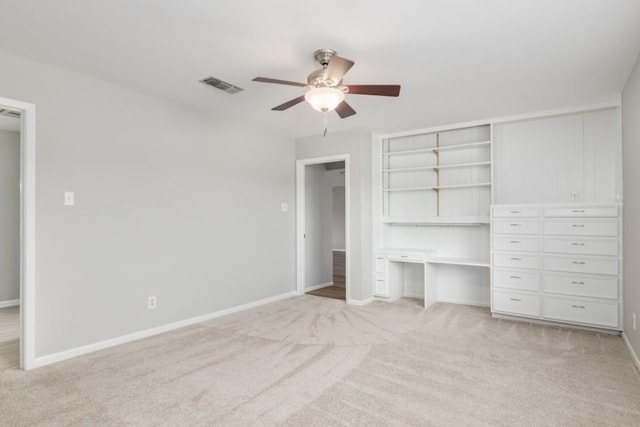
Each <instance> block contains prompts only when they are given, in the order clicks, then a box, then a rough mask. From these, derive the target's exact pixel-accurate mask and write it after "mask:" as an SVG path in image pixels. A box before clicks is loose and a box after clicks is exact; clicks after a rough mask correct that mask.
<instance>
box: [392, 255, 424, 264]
mask: <svg viewBox="0 0 640 427" xmlns="http://www.w3.org/2000/svg"><path fill="white" fill-rule="evenodd" d="M387 259H388V260H389V261H402V262H424V256H423V255H421V254H404V253H388V254H387Z"/></svg>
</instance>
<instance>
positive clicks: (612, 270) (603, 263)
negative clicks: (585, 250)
mask: <svg viewBox="0 0 640 427" xmlns="http://www.w3.org/2000/svg"><path fill="white" fill-rule="evenodd" d="M544 269H545V270H551V271H570V272H572V273H589V274H606V275H609V276H617V275H618V260H617V259H615V258H613V259H611V258H583V257H573V258H569V257H557V256H552V255H547V256H545V257H544Z"/></svg>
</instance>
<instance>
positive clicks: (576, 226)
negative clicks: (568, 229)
mask: <svg viewBox="0 0 640 427" xmlns="http://www.w3.org/2000/svg"><path fill="white" fill-rule="evenodd" d="M571 226H572V227H575V228H584V224H573V225H571Z"/></svg>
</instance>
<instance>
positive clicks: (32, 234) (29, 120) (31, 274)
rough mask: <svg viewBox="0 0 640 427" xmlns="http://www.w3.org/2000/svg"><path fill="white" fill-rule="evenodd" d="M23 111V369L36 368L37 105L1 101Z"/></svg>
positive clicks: (21, 162)
mask: <svg viewBox="0 0 640 427" xmlns="http://www.w3.org/2000/svg"><path fill="white" fill-rule="evenodd" d="M0 107H7V108H9V109H12V110H17V111H19V112H20V115H21V116H20V189H21V191H20V367H21V368H22V369H25V370H28V369H32V368H34V367H35V365H34V361H35V330H36V327H35V322H36V315H35V307H36V295H35V291H36V289H35V288H36V279H35V274H36V106H35V105H33V104H29V103H27V102H22V101H16V100H13V99H8V98H0Z"/></svg>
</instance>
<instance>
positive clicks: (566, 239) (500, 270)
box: [491, 205, 622, 330]
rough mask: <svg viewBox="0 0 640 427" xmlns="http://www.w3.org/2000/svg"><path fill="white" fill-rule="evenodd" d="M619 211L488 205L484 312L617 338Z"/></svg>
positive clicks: (619, 304)
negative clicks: (488, 300)
mask: <svg viewBox="0 0 640 427" xmlns="http://www.w3.org/2000/svg"><path fill="white" fill-rule="evenodd" d="M620 223H621V222H620V207H619V206H617V205H606V206H587V205H584V206H582V205H580V206H579V205H571V206H566V205H565V206H561V205H556V206H549V205H546V206H545V205H521V206H506V205H495V206H492V209H491V235H492V236H491V267H492V279H491V289H492V290H491V294H492V295H491V297H492V298H491V310H492V312H493V313H496V314H505V315H510V316H523V317H528V318H536V319H541V320H549V321H554V322H563V323H571V324H577V325H582V326H590V327H598V328H606V329H614V330H621V326H622V325H621V301H620V296H621V291H620V286H621V283H620V281H621V280H620V273H621V265H620V263H621V259H620V255H621V245H620Z"/></svg>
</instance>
